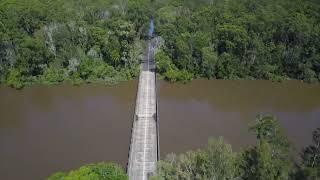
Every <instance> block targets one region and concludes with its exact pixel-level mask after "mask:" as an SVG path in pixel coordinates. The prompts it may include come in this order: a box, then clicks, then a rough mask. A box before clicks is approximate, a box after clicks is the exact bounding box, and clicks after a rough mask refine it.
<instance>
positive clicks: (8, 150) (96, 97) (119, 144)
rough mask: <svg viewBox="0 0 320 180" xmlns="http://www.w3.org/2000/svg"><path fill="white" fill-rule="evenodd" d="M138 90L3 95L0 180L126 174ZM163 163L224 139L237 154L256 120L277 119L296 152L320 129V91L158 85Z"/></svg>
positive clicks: (262, 84) (4, 91)
mask: <svg viewBox="0 0 320 180" xmlns="http://www.w3.org/2000/svg"><path fill="white" fill-rule="evenodd" d="M136 87H137V82H136V81H131V82H127V83H121V84H119V85H116V86H112V87H106V86H102V85H85V86H80V87H74V86H71V85H60V86H56V87H44V86H35V87H30V88H26V89H24V90H21V91H16V90H13V89H10V88H5V87H1V88H0V179H4V180H15V179H19V180H20V179H24V180H29V179H30V180H31V179H45V178H46V177H47V176H48V175H50V174H52V173H53V172H56V171H64V170H70V169H75V168H78V167H79V166H82V165H84V164H87V163H94V162H101V161H111V162H116V163H119V164H121V165H123V166H124V167H125V165H126V162H127V157H128V150H129V141H130V131H131V125H132V117H133V111H134V104H135V102H134V101H135V94H136ZM159 91H160V94H159V118H160V150H161V155H162V157H164V155H165V154H167V153H170V152H175V153H180V152H184V151H186V150H189V149H197V148H199V147H203V146H205V144H206V143H207V140H208V138H209V137H219V136H223V137H224V138H225V139H226V141H227V142H229V143H231V144H232V145H233V147H234V150H235V151H237V150H239V149H240V148H241V147H245V146H246V145H250V144H253V143H254V142H255V138H254V136H253V135H252V134H251V133H249V132H248V130H247V129H248V124H250V123H252V122H253V120H254V118H255V117H256V115H257V114H259V113H272V114H274V115H276V116H277V117H278V118H279V119H280V122H281V124H282V126H283V128H284V130H285V132H286V133H287V135H288V137H289V139H290V140H291V141H292V143H293V144H294V145H295V147H296V149H297V151H299V150H300V149H301V147H303V146H305V145H307V144H309V143H310V142H311V133H312V130H314V129H315V128H317V127H320V85H319V84H318V85H310V84H304V83H300V82H297V81H290V82H283V83H272V82H269V81H222V80H221V81H218V80H210V81H209V80H196V81H193V82H192V83H189V84H186V85H182V84H169V83H165V82H160V83H159Z"/></svg>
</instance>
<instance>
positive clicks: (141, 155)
mask: <svg viewBox="0 0 320 180" xmlns="http://www.w3.org/2000/svg"><path fill="white" fill-rule="evenodd" d="M155 77H156V76H155V62H154V48H153V46H152V43H149V45H148V52H147V56H146V61H144V62H143V63H142V65H141V73H140V77H139V86H138V93H137V99H136V110H135V116H134V122H133V129H132V135H131V144H130V152H129V160H128V167H127V172H128V175H129V179H130V180H147V179H149V177H150V176H152V175H154V174H155V173H156V163H157V161H158V129H157V100H156V79H155Z"/></svg>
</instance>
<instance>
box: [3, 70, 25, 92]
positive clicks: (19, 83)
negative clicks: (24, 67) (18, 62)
mask: <svg viewBox="0 0 320 180" xmlns="http://www.w3.org/2000/svg"><path fill="white" fill-rule="evenodd" d="M24 80H25V79H24V77H23V75H22V72H21V70H19V69H16V68H15V69H11V70H10V71H9V73H8V75H7V79H6V85H7V86H10V87H13V88H17V89H21V88H23V86H24Z"/></svg>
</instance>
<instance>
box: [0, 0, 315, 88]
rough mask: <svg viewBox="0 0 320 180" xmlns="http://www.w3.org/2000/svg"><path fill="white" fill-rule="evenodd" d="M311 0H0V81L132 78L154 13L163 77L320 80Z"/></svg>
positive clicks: (15, 83)
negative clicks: (159, 43)
mask: <svg viewBox="0 0 320 180" xmlns="http://www.w3.org/2000/svg"><path fill="white" fill-rule="evenodd" d="M319 12H320V3H319V1H317V0H280V1H279V0H232V1H230V0H201V1H198V0H80V1H78V0H69V1H63V0H56V1H49V0H28V1H27V0H1V1H0V83H2V84H7V85H9V86H12V87H16V88H21V87H23V86H24V85H28V84H34V83H41V84H57V83H60V82H63V81H70V82H72V83H74V84H79V83H83V82H86V83H90V82H100V83H114V82H118V81H124V80H129V79H132V78H135V77H136V76H137V75H138V73H139V66H138V65H139V62H140V60H141V59H142V58H143V54H144V53H145V52H144V51H145V48H146V47H145V46H146V43H145V42H146V39H147V38H146V36H147V34H148V33H147V32H148V26H149V20H150V18H151V17H154V19H155V24H156V26H155V27H156V28H155V30H156V34H157V36H158V38H159V39H160V40H161V41H159V42H161V45H162V46H161V47H162V48H161V50H158V51H157V55H156V60H157V63H158V65H157V69H158V72H159V74H160V75H161V76H160V77H162V78H165V79H167V80H169V81H171V82H175V81H188V80H191V79H194V78H198V77H206V78H216V79H269V80H276V81H278V80H284V79H299V80H303V81H306V82H318V81H319V79H320V13H319Z"/></svg>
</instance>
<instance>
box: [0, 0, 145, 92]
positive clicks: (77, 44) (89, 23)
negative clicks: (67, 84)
mask: <svg viewBox="0 0 320 180" xmlns="http://www.w3.org/2000/svg"><path fill="white" fill-rule="evenodd" d="M148 6H150V1H149V0H81V1H79V0H68V1H65V0H55V1H49V0H2V1H0V83H5V84H7V85H9V86H12V87H16V88H21V87H23V86H24V85H27V84H33V83H44V84H56V83H60V82H62V81H71V82H72V83H75V84H78V83H82V82H103V83H113V82H117V81H121V80H128V79H131V78H134V77H136V76H137V74H138V72H139V68H138V65H139V63H140V62H139V61H140V60H141V58H142V54H143V53H144V42H143V41H142V39H143V38H144V37H145V34H147V33H146V32H147V30H148V24H149V22H148V21H149V18H150V16H151V15H150V14H151V11H150V9H149V8H148Z"/></svg>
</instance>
